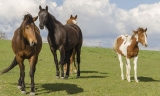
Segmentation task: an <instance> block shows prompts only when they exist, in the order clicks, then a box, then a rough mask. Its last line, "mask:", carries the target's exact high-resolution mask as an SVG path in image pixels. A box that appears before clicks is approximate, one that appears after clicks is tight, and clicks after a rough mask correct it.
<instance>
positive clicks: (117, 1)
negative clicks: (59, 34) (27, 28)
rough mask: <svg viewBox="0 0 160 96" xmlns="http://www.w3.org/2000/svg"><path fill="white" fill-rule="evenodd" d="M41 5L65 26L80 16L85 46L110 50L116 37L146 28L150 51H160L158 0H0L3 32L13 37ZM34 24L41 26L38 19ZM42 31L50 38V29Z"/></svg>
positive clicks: (35, 14)
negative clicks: (70, 19) (29, 15)
mask: <svg viewBox="0 0 160 96" xmlns="http://www.w3.org/2000/svg"><path fill="white" fill-rule="evenodd" d="M11 1H12V2H11ZM17 2H18V3H17ZM39 5H41V6H42V8H45V6H46V5H47V6H48V8H49V12H50V13H51V14H52V15H53V16H55V18H56V19H57V20H59V21H60V22H61V23H62V24H65V23H66V21H67V20H68V19H69V17H70V15H71V14H72V15H73V16H75V15H78V17H77V22H78V25H79V27H80V28H81V30H82V33H83V38H84V42H83V43H84V45H89V46H99V45H100V46H102V47H110V48H111V47H112V45H113V42H114V40H115V38H116V37H117V36H119V35H121V34H129V35H131V34H132V31H133V30H136V29H137V28H138V27H143V28H147V29H148V30H147V41H148V43H149V46H148V49H160V42H159V41H160V38H159V37H160V11H159V9H160V1H159V0H3V1H2V0H0V31H3V32H5V33H6V34H7V36H8V38H12V36H13V34H14V31H15V30H16V29H17V28H18V27H19V26H20V24H21V22H22V19H23V16H24V15H25V14H26V13H28V12H29V13H30V14H32V16H33V17H34V16H37V15H38V12H39ZM35 23H36V25H37V26H39V20H37V21H36V22H35ZM40 31H41V36H42V37H43V38H45V37H47V34H48V30H47V29H44V30H40ZM99 42H101V43H99ZM140 47H142V45H140ZM142 48H143V47H142Z"/></svg>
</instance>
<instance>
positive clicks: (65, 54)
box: [38, 6, 83, 78]
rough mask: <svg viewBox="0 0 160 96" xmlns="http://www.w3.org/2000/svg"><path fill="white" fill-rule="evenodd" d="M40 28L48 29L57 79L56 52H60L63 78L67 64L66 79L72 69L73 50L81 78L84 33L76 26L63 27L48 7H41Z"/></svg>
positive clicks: (78, 75)
mask: <svg viewBox="0 0 160 96" xmlns="http://www.w3.org/2000/svg"><path fill="white" fill-rule="evenodd" d="M39 10H40V11H39V13H38V15H39V21H40V24H39V27H40V29H44V26H46V28H47V29H48V38H47V39H48V43H49V45H50V49H51V52H52V54H53V56H54V62H55V65H56V77H57V78H59V74H60V72H59V67H58V59H57V53H56V50H58V49H59V51H60V62H59V63H60V65H61V77H62V78H64V71H63V65H64V64H65V63H67V72H66V76H65V78H68V76H69V68H70V56H71V54H72V51H73V48H75V50H76V53H77V54H76V55H77V63H78V71H77V77H78V78H79V77H80V54H81V47H82V39H83V36H82V32H81V29H80V28H79V27H78V25H76V24H66V25H63V24H62V23H61V22H59V21H58V20H56V18H55V17H54V16H53V15H51V14H50V13H49V12H48V6H46V8H45V9H42V7H41V6H39Z"/></svg>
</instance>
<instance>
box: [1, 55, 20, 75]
mask: <svg viewBox="0 0 160 96" xmlns="http://www.w3.org/2000/svg"><path fill="white" fill-rule="evenodd" d="M17 64H18V62H17V61H16V57H14V60H13V61H12V63H11V65H10V66H9V67H7V68H6V69H4V70H3V71H2V72H1V73H0V74H4V73H7V72H8V71H10V70H11V69H13V68H14V67H15V66H16V65H17Z"/></svg>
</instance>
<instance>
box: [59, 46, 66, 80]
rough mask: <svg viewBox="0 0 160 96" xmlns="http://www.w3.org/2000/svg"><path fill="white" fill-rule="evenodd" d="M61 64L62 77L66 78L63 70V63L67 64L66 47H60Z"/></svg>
mask: <svg viewBox="0 0 160 96" xmlns="http://www.w3.org/2000/svg"><path fill="white" fill-rule="evenodd" d="M59 51H60V65H61V78H64V70H63V68H64V67H63V65H64V64H65V50H64V47H62V46H61V47H60V49H59Z"/></svg>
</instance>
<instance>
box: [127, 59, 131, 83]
mask: <svg viewBox="0 0 160 96" xmlns="http://www.w3.org/2000/svg"><path fill="white" fill-rule="evenodd" d="M126 71H127V74H126V77H127V80H128V82H131V80H130V71H131V66H130V59H129V58H127V57H126Z"/></svg>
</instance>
